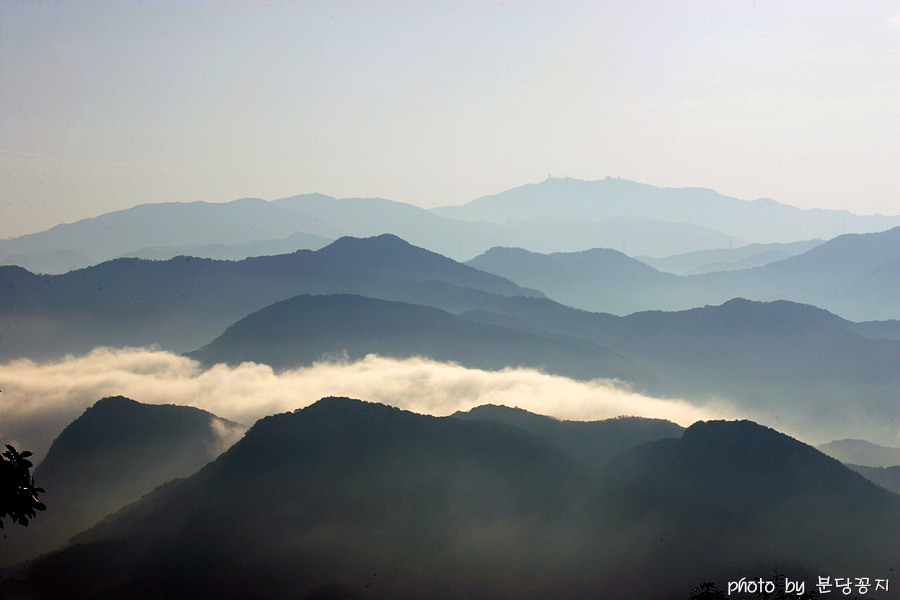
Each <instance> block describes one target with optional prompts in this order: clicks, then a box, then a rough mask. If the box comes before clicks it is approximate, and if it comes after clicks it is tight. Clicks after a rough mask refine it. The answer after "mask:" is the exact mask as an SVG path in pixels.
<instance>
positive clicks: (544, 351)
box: [187, 294, 645, 381]
mask: <svg viewBox="0 0 900 600" xmlns="http://www.w3.org/2000/svg"><path fill="white" fill-rule="evenodd" d="M368 354H377V355H380V356H387V357H392V358H411V357H418V356H420V357H426V358H431V359H433V360H437V361H444V362H453V363H458V364H461V365H463V366H467V367H472V368H479V369H487V370H495V371H497V370H501V369H503V368H506V367H520V366H524V367H532V368H535V369H544V370H549V371H551V372H553V373H561V374H565V375H568V376H570V377H576V378H579V379H594V378H597V377H608V378H619V379H623V380H630V381H637V380H641V379H643V378H644V377H645V375H644V374H643V373H642V370H643V369H642V368H641V367H640V365H638V364H636V363H634V362H633V361H630V360H628V359H626V358H624V357H622V356H620V355H618V354H616V353H615V352H613V351H612V350H610V349H608V348H605V347H603V346H602V345H600V344H599V343H595V342H589V341H587V340H582V339H576V338H563V337H561V336H552V335H546V334H544V335H541V334H538V333H533V332H528V331H523V330H518V329H514V328H508V327H504V326H500V325H493V324H486V323H479V322H475V321H469V320H467V319H464V318H460V317H458V316H455V315H452V314H450V313H447V312H445V311H442V310H440V309H437V308H434V307H430V306H420V305H415V304H407V303H402V302H391V301H387V300H378V299H373V298H366V297H363V296H357V295H352V294H335V295H329V296H297V297H294V298H291V299H289V300H283V301H281V302H278V303H276V304H273V305H271V306H268V307H266V308H264V309H262V310H260V311H257V312H255V313H253V314H251V315H249V316H247V317H246V318H244V319H241V320H240V321H238V322H237V323H235V324H234V325H232V326H231V327H229V328H228V329H226V330H225V332H224V333H223V334H222V335H220V336H219V337H217V338H216V339H215V340H213V341H212V342H210V343H209V344H208V345H206V346H204V347H203V348H200V349H198V350H196V351H194V352H189V353H188V354H187V356H190V357H192V358H195V359H198V360H200V361H201V362H202V363H204V364H205V365H208V366H211V365H213V364H216V363H229V364H238V363H241V362H245V361H253V362H259V363H264V364H268V365H271V366H273V367H275V368H289V367H299V366H304V365H309V364H312V363H313V362H315V361H317V360H320V359H323V358H326V359H327V358H329V357H334V358H337V359H342V358H346V359H349V360H360V359H362V358H364V357H365V356H366V355H368Z"/></svg>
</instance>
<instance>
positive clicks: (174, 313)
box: [0, 235, 541, 359]
mask: <svg viewBox="0 0 900 600" xmlns="http://www.w3.org/2000/svg"><path fill="white" fill-rule="evenodd" d="M0 285H2V286H3V288H2V289H3V290H4V293H3V295H2V296H0V333H2V334H3V337H2V338H0V359H5V358H11V357H17V356H30V357H33V358H41V357H46V356H48V355H49V356H61V355H63V354H65V353H67V352H87V351H88V350H90V349H92V348H93V347H95V346H98V345H113V346H145V345H148V344H152V343H157V344H160V345H161V346H163V347H164V348H168V349H172V350H176V351H187V350H193V349H195V348H197V347H198V346H200V345H202V344H205V343H207V342H208V341H210V340H211V339H212V338H214V337H215V336H217V335H219V334H220V333H221V332H222V331H223V330H224V329H225V328H226V327H228V326H229V325H231V324H233V323H234V322H235V321H237V320H239V319H241V318H243V317H245V316H246V315H247V314H249V313H251V312H254V311H256V310H259V309H261V308H263V307H265V306H268V305H269V304H272V303H273V302H277V301H279V300H284V299H287V298H291V297H293V296H296V295H298V294H323V293H325V294H328V293H356V294H363V295H367V296H373V297H381V298H385V299H390V300H401V301H410V302H414V303H419V304H431V305H436V306H438V307H441V308H445V309H448V310H465V309H470V308H476V307H478V306H479V300H478V298H479V297H480V296H479V295H487V296H490V295H492V294H511V295H525V296H535V297H540V296H541V294H540V293H539V292H535V291H533V290H526V289H524V288H521V287H519V286H517V285H515V284H513V283H512V282H510V281H508V280H505V279H503V278H501V277H498V276H496V275H491V274H489V273H484V272H482V271H479V270H477V269H474V268H472V267H469V266H466V265H463V264H461V263H458V262H456V261H453V260H451V259H449V258H446V257H444V256H441V255H439V254H436V253H434V252H431V251H428V250H425V249H422V248H417V247H415V246H412V245H411V244H409V243H407V242H405V241H403V240H401V239H399V238H397V237H396V236H392V235H382V236H376V237H373V238H368V239H365V240H357V239H354V238H341V239H339V240H337V241H335V242H333V243H332V244H329V245H328V246H326V247H324V248H322V249H320V250H317V251H308V250H301V251H298V252H295V253H292V254H286V255H278V256H266V257H256V258H251V259H245V260H243V261H238V262H234V261H215V260H210V259H197V258H191V257H177V258H174V259H170V260H168V261H162V262H160V261H146V260H139V259H117V260H113V261H109V262H106V263H102V264H100V265H97V266H94V267H89V268H86V269H81V270H78V271H72V272H69V273H66V274H64V275H34V274H32V273H29V272H28V271H25V270H24V269H21V268H19V267H0Z"/></svg>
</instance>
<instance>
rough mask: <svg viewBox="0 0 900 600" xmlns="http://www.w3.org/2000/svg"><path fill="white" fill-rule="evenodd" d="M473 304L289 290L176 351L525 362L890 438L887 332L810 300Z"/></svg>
mask: <svg viewBox="0 0 900 600" xmlns="http://www.w3.org/2000/svg"><path fill="white" fill-rule="evenodd" d="M487 299H490V300H492V302H491V303H488V302H485V306H484V308H483V309H481V310H470V311H463V312H461V313H459V314H458V315H452V314H449V313H446V312H443V311H441V310H438V309H435V308H431V307H423V306H417V305H410V304H405V303H396V302H387V301H383V300H374V299H370V298H364V297H359V296H347V295H335V296H298V297H296V298H293V299H291V300H287V301H284V302H280V303H278V304H275V305H272V306H269V307H266V308H265V309H263V310H260V311H258V312H256V313H254V314H252V315H250V316H248V317H246V318H244V319H242V320H240V321H238V322H237V323H235V324H234V325H233V326H231V327H230V328H228V329H227V330H226V331H225V332H224V333H223V334H222V335H220V336H219V337H217V338H216V339H214V340H213V341H212V342H210V343H209V344H208V345H206V346H204V347H203V348H200V349H198V350H197V351H195V352H192V353H189V356H192V357H194V358H196V359H198V360H200V361H201V362H203V363H204V364H207V365H211V364H214V363H217V362H226V363H230V364H239V363H241V362H244V361H254V362H263V363H266V364H269V365H271V366H273V367H276V368H286V367H296V366H300V365H309V364H311V363H313V362H315V361H316V360H319V359H321V358H332V359H333V358H341V357H342V356H346V358H349V359H358V358H361V357H363V356H365V355H366V354H369V353H373V354H382V355H387V356H393V357H397V358H405V357H410V356H425V357H428V358H432V359H434V360H441V361H452V362H456V363H459V364H462V365H465V366H470V367H476V368H485V369H491V370H496V369H500V368H502V367H504V366H531V367H539V368H540V369H541V370H543V371H545V372H549V373H556V374H560V375H566V376H568V377H574V378H576V379H584V380H589V379H594V378H598V377H614V378H618V379H620V380H622V381H627V382H628V383H629V384H630V385H631V386H632V387H633V388H635V389H636V390H638V391H641V392H644V393H648V394H651V395H654V396H662V397H666V396H669V397H678V398H689V399H691V401H692V402H694V403H696V404H698V405H701V406H702V405H704V404H707V403H715V402H726V403H729V404H731V405H733V406H735V407H737V408H738V409H739V410H740V411H744V412H743V414H753V415H757V416H758V418H766V419H767V420H771V419H777V422H778V423H779V424H780V425H781V426H782V427H786V428H789V429H790V430H791V431H795V432H802V433H803V434H804V435H806V436H809V437H812V438H817V437H822V436H829V435H834V434H835V433H836V432H844V433H845V434H846V433H849V432H854V431H855V432H857V434H859V435H867V436H877V439H890V438H891V437H892V436H893V435H894V432H895V431H896V427H897V426H898V421H897V413H896V398H897V396H898V393H900V372H898V370H897V369H896V365H897V364H898V363H900V340H896V339H890V333H888V334H887V335H886V336H885V337H884V338H878V337H875V338H872V337H868V336H867V335H864V334H863V333H860V332H859V331H858V330H857V324H855V323H852V322H850V321H846V320H844V319H841V318H839V317H837V316H835V315H832V314H830V313H828V312H826V311H823V310H821V309H817V308H815V307H812V306H808V305H800V304H795V303H791V302H786V301H780V302H773V303H760V302H752V301H747V300H733V301H729V302H727V303H725V304H722V305H720V306H708V307H704V308H699V309H691V310H688V311H681V312H659V311H654V312H643V313H635V314H632V315H629V316H627V317H616V316H613V315H609V314H601V313H589V312H584V311H578V310H575V309H571V308H569V307H566V306H564V305H560V304H556V303H554V302H552V301H549V300H544V299H540V298H525V297H502V296H498V295H494V296H490V297H488V298H487ZM871 333H872V331H871V330H869V331H867V332H866V334H871ZM847 398H853V399H854V401H853V402H852V403H848V402H847Z"/></svg>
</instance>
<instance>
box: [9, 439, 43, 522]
mask: <svg viewBox="0 0 900 600" xmlns="http://www.w3.org/2000/svg"><path fill="white" fill-rule="evenodd" d="M29 456H31V452H28V451H25V452H21V453H19V452H18V451H16V449H15V448H13V447H12V446H10V445H9V444H6V452H4V453H3V454H2V455H0V529H2V528H3V519H4V518H6V517H9V518H11V519H12V522H13V523H19V524H20V525H22V526H24V527H27V526H28V521H29V520H30V519H33V518H34V517H35V515H36V514H37V511H39V510H46V509H47V507H46V506H44V503H43V502H41V501H40V500H38V494H41V493H43V492H44V489H43V488H39V487H35V485H34V477H32V476H31V467H32V464H31V461H30V460H28V457H29Z"/></svg>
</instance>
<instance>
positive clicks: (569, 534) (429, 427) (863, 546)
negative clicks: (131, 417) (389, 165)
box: [9, 398, 900, 600]
mask: <svg viewBox="0 0 900 600" xmlns="http://www.w3.org/2000/svg"><path fill="white" fill-rule="evenodd" d="M526 418H527V416H526ZM898 518H900V498H898V497H897V496H896V495H894V494H891V493H889V492H887V491H885V490H882V489H881V488H878V487H877V486H875V485H873V484H871V483H870V482H868V481H866V480H865V479H863V478H862V477H861V476H859V475H858V474H856V473H853V472H852V471H850V470H849V469H847V468H846V467H844V466H843V465H841V464H840V463H839V462H837V461H835V460H833V459H830V458H828V457H826V456H824V455H822V454H821V453H820V452H818V451H817V450H815V449H813V448H811V447H809V446H806V445H804V444H801V443H800V442H797V441H795V440H793V439H791V438H788V437H787V436H784V435H782V434H780V433H778V432H776V431H773V430H771V429H768V428H765V427H761V426H759V425H756V424H754V423H750V422H746V421H745V422H707V423H702V422H701V423H697V424H695V425H693V426H692V427H690V428H689V429H687V430H686V431H685V432H684V434H683V436H682V437H681V438H671V439H663V440H659V441H656V442H650V443H648V444H645V445H642V446H638V447H635V448H633V449H632V450H629V451H627V452H626V453H625V454H621V455H620V456H619V458H617V459H616V460H615V461H612V462H611V463H609V466H608V468H607V469H606V470H604V471H603V472H602V473H601V474H600V475H595V474H593V473H592V471H590V470H588V469H586V468H583V467H581V466H579V464H578V462H577V461H576V460H575V459H574V458H573V457H572V456H570V455H568V454H566V453H565V452H564V451H563V450H561V449H560V448H559V447H558V446H555V445H552V444H550V443H548V442H546V441H543V440H542V439H540V438H539V437H537V436H535V435H533V434H531V433H527V432H525V431H523V430H521V429H518V428H516V427H514V426H512V425H509V424H505V423H497V422H491V421H489V420H470V419H460V418H452V417H444V418H435V417H427V416H422V415H416V414H414V413H409V412H406V411H401V410H398V409H395V408H390V407H387V406H383V405H375V404H368V403H362V402H359V401H354V400H349V399H342V398H328V399H324V400H322V401H320V402H318V403H316V404H314V405H312V406H310V407H307V408H305V409H302V410H298V411H295V412H293V413H290V414H281V415H276V416H272V417H267V418H265V419H262V420H261V421H259V422H258V423H257V424H256V425H254V426H253V427H252V428H251V429H250V430H249V431H248V432H247V434H246V435H245V436H244V438H243V439H242V440H241V441H240V442H238V443H237V444H235V445H234V446H233V447H232V448H231V449H230V450H229V451H227V452H226V453H225V454H223V455H222V456H221V457H219V459H217V460H216V461H215V462H213V463H211V464H209V465H208V466H207V467H205V468H204V469H202V470H201V471H200V472H199V473H197V474H196V475H194V476H193V477H191V478H189V479H187V480H184V481H182V482H179V483H177V484H173V485H169V486H166V487H164V488H160V489H159V490H157V491H156V492H154V493H153V494H151V495H150V496H147V497H145V498H144V499H143V500H142V501H141V502H140V503H138V504H136V505H134V506H132V507H130V508H129V509H126V510H124V511H122V512H120V513H119V514H117V515H115V516H114V517H113V518H110V519H107V520H106V521H104V522H103V523H101V524H100V525H99V526H98V527H95V528H94V529H92V530H90V531H88V532H86V533H84V534H82V535H80V536H79V537H78V540H77V541H78V542H80V544H81V545H78V546H73V547H71V548H69V549H67V550H65V551H62V552H58V553H56V554H53V555H50V556H47V557H45V558H42V559H40V560H38V561H35V562H34V563H32V564H31V565H29V566H27V567H25V568H24V569H22V570H20V571H18V572H16V573H12V574H11V575H12V576H13V577H14V581H11V582H10V585H9V588H10V597H12V598H22V597H30V598H35V599H42V598H47V599H49V598H63V597H65V598H74V599H75V600H78V599H80V598H93V597H103V598H136V599H141V598H156V597H161V596H163V595H165V596H166V597H168V598H173V599H174V598H185V599H186V598H196V597H205V598H222V599H226V598H246V597H303V596H304V595H305V594H306V595H309V597H316V596H315V594H317V593H327V591H328V590H332V591H334V592H335V593H341V594H345V595H347V596H348V597H351V598H352V597H358V596H360V595H361V594H371V595H375V596H376V597H381V598H394V599H397V600H405V599H420V598H421V599H424V598H434V597H441V598H446V599H451V600H452V599H463V598H469V599H481V598H483V599H488V598H501V599H503V598H509V599H512V598H533V599H535V600H537V599H538V598H563V597H564V598H573V599H576V600H579V599H584V600H587V599H589V598H594V599H595V598H599V597H610V598H615V597H640V598H647V599H648V600H651V599H662V598H673V597H676V598H683V597H686V596H687V594H688V592H689V591H690V590H691V589H692V588H693V587H694V586H695V585H696V582H697V581H719V582H720V587H724V578H727V577H732V576H737V577H740V576H752V575H755V574H757V572H758V569H759V568H760V565H763V566H764V568H767V569H770V568H776V569H781V570H782V571H784V570H785V569H787V568H790V572H791V573H792V575H794V576H795V577H804V578H806V579H807V580H810V579H812V578H813V577H814V576H815V575H817V574H823V573H836V572H840V573H844V572H863V571H864V572H865V573H867V576H871V577H887V576H888V573H889V572H890V571H889V570H890V569H892V568H896V567H897V565H898V564H900V563H898V560H900V557H898V556H897V554H898V551H897V549H896V547H895V545H894V544H892V543H891V541H892V540H894V539H896V536H897V534H898V533H900V530H898ZM126 548H127V549H128V551H127V552H125V551H124V550H125V549H126ZM363 597H365V596H363Z"/></svg>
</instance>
